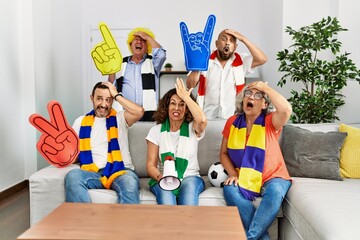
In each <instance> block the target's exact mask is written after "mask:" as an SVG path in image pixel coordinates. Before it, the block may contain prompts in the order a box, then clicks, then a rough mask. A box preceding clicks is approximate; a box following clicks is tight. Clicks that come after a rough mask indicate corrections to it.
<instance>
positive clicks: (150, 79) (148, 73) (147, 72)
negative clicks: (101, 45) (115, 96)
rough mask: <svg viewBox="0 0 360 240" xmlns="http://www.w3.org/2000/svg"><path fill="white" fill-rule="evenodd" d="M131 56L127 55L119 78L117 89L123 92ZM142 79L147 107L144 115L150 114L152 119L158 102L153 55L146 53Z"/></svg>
mask: <svg viewBox="0 0 360 240" xmlns="http://www.w3.org/2000/svg"><path fill="white" fill-rule="evenodd" d="M130 59H131V56H128V57H125V58H124V59H123V63H122V65H121V69H123V70H122V71H121V77H120V78H119V79H117V81H116V82H117V90H118V92H122V88H123V83H124V74H125V71H126V66H127V63H128V62H129V61H130ZM141 79H142V88H143V105H142V107H144V109H145V113H144V117H145V116H148V117H149V120H151V116H152V114H153V113H154V111H155V110H156V108H157V103H156V85H155V73H154V65H153V63H152V56H151V55H149V54H146V57H145V60H144V62H143V63H142V65H141Z"/></svg>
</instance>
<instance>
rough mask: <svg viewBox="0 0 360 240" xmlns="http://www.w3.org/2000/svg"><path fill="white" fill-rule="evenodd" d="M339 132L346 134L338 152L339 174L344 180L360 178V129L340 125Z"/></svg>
mask: <svg viewBox="0 0 360 240" xmlns="http://www.w3.org/2000/svg"><path fill="white" fill-rule="evenodd" d="M339 131H340V132H346V133H347V134H348V136H347V137H346V139H345V142H344V146H343V148H342V149H341V152H340V174H341V176H342V177H344V178H360V147H359V146H360V129H359V128H354V127H351V126H348V125H346V124H340V126H339Z"/></svg>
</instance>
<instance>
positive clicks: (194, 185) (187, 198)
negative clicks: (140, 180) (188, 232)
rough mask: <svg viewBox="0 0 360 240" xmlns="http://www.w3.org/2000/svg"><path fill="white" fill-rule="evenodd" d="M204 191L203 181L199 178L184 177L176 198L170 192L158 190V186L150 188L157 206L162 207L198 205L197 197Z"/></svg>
mask: <svg viewBox="0 0 360 240" xmlns="http://www.w3.org/2000/svg"><path fill="white" fill-rule="evenodd" d="M204 189H205V183H204V180H203V179H202V178H201V177H199V176H189V177H185V178H184V179H183V180H182V181H181V185H180V193H179V196H178V197H176V196H175V194H174V193H173V192H172V191H166V190H163V189H161V188H160V186H159V184H155V185H154V186H152V187H150V190H151V192H152V193H153V194H155V196H156V201H157V203H158V204H164V205H177V204H178V205H193V206H197V205H199V195H200V193H201V192H202V191H204Z"/></svg>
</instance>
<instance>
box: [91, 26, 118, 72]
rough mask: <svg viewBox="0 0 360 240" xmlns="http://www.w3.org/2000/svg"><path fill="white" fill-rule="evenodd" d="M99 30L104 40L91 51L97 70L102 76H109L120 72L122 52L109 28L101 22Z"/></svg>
mask: <svg viewBox="0 0 360 240" xmlns="http://www.w3.org/2000/svg"><path fill="white" fill-rule="evenodd" d="M99 30H100V32H101V35H102V37H103V39H104V41H103V42H100V43H98V44H96V45H95V47H94V48H93V49H92V51H91V57H92V58H93V60H94V63H95V66H96V68H97V69H98V70H99V71H100V72H101V73H102V75H109V74H113V73H116V72H118V71H120V69H121V63H122V61H123V58H122V56H121V52H120V50H119V48H118V46H117V44H116V41H115V39H114V37H113V36H112V34H111V32H110V29H109V28H108V26H107V25H106V24H105V23H103V22H101V23H100V24H99Z"/></svg>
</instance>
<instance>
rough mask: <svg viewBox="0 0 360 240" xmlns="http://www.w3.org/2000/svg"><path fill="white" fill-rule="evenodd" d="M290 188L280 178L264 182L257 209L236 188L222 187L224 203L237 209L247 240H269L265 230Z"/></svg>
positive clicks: (232, 186)
mask: <svg viewBox="0 0 360 240" xmlns="http://www.w3.org/2000/svg"><path fill="white" fill-rule="evenodd" d="M290 186H291V182H290V181H288V180H284V179H281V178H273V179H270V180H269V181H267V182H265V183H264V185H263V186H262V188H261V196H262V200H261V202H260V205H259V206H258V208H257V209H256V208H255V207H254V205H253V204H252V202H251V201H249V200H248V199H246V198H244V197H243V196H242V194H241V193H240V190H239V187H238V186H235V185H225V186H224V198H225V201H226V203H227V205H228V206H236V207H237V208H238V211H239V213H240V216H241V221H242V223H243V225H244V229H245V231H246V236H247V239H248V240H252V239H270V237H269V234H268V233H267V229H268V228H269V227H270V225H271V223H272V222H273V221H274V219H275V218H276V215H277V213H278V211H279V209H280V206H281V203H282V201H283V199H284V197H285V195H286V193H287V191H288V190H289V188H290Z"/></svg>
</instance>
